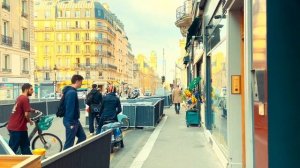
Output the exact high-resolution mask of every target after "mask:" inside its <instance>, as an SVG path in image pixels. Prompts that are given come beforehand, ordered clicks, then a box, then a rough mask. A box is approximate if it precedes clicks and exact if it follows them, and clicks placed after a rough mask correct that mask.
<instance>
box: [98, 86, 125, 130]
mask: <svg viewBox="0 0 300 168" xmlns="http://www.w3.org/2000/svg"><path fill="white" fill-rule="evenodd" d="M115 91H116V90H115V87H114V86H113V85H111V84H110V85H108V88H107V95H106V96H104V97H103V101H102V106H101V114H100V121H99V125H98V128H97V134H99V133H100V132H101V128H102V126H103V124H104V122H105V121H109V120H114V121H118V118H117V115H118V114H119V113H120V112H121V111H122V108H121V102H120V99H119V98H118V97H117V95H116V93H115Z"/></svg>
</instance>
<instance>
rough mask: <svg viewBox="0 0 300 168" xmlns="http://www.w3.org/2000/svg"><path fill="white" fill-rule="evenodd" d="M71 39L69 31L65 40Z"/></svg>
mask: <svg viewBox="0 0 300 168" xmlns="http://www.w3.org/2000/svg"><path fill="white" fill-rule="evenodd" d="M70 40H71V36H70V34H69V33H67V34H66V41H70Z"/></svg>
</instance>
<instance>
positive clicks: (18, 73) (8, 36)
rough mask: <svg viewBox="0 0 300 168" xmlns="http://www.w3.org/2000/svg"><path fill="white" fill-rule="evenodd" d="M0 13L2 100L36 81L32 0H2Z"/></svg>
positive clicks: (11, 98) (13, 96)
mask: <svg viewBox="0 0 300 168" xmlns="http://www.w3.org/2000/svg"><path fill="white" fill-rule="evenodd" d="M1 2H2V1H1ZM0 13H1V15H0V18H1V44H0V100H13V99H15V98H17V96H19V94H20V93H21V86H22V85H23V84H24V83H32V84H33V60H34V54H33V50H32V49H33V47H32V46H33V45H32V42H33V37H34V34H33V26H32V22H33V17H32V16H33V1H32V0H23V1H15V0H10V1H3V2H2V8H1V9H0Z"/></svg>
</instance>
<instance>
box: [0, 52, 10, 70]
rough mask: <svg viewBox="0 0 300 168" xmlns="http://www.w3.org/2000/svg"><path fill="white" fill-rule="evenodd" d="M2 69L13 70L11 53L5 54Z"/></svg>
mask: <svg viewBox="0 0 300 168" xmlns="http://www.w3.org/2000/svg"><path fill="white" fill-rule="evenodd" d="M2 71H5V72H11V69H10V55H4V65H3V69H2Z"/></svg>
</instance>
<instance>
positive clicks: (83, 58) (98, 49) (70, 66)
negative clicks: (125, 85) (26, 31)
mask: <svg viewBox="0 0 300 168" xmlns="http://www.w3.org/2000/svg"><path fill="white" fill-rule="evenodd" d="M35 13H36V15H35V20H34V22H35V24H34V25H35V27H36V31H35V33H36V49H37V59H36V72H35V74H36V81H37V82H38V83H40V89H41V90H40V96H41V97H42V96H44V95H47V94H49V93H51V92H53V91H54V90H55V91H56V92H60V91H61V89H62V88H63V87H64V86H66V85H69V84H70V78H71V76H72V75H74V74H80V75H82V76H83V77H84V79H85V80H84V81H83V86H82V88H90V86H91V84H93V83H96V84H99V85H105V84H106V83H107V82H109V83H111V82H113V83H121V82H122V74H123V73H124V74H125V73H126V71H125V70H123V69H124V62H126V55H127V53H128V48H127V45H128V44H129V42H128V38H125V37H126V34H125V31H124V25H123V24H122V22H121V21H120V20H119V19H118V18H117V17H116V16H115V15H114V14H113V13H111V12H110V11H109V8H108V5H107V4H104V5H102V4H101V3H100V2H99V1H96V0H95V1H94V0H90V1H86V0H76V1H74V0H58V1H51V0H37V1H35Z"/></svg>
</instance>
